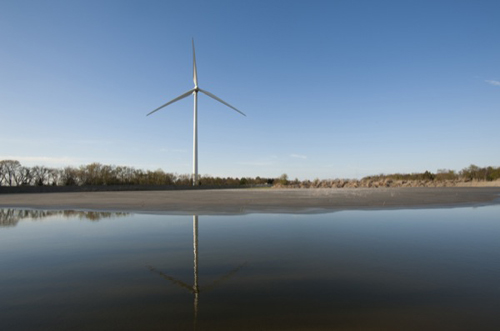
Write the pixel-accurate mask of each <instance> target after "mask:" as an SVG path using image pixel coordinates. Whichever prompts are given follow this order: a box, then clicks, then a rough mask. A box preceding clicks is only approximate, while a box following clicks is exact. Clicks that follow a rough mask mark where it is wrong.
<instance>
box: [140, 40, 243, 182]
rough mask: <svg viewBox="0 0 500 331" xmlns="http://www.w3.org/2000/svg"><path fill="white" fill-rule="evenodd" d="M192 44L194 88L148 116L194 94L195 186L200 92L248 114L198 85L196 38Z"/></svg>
mask: <svg viewBox="0 0 500 331" xmlns="http://www.w3.org/2000/svg"><path fill="white" fill-rule="evenodd" d="M192 44H193V82H194V88H193V89H191V90H189V91H187V92H186V93H184V94H181V95H179V96H178V97H177V98H175V99H173V100H170V101H169V102H167V103H166V104H164V105H162V106H160V107H158V108H156V109H155V110H153V111H152V112H150V113H149V114H147V115H146V116H149V115H151V114H153V113H154V112H157V111H158V110H160V109H162V108H164V107H166V106H168V105H170V104H172V103H174V102H176V101H179V100H181V99H184V98H186V97H188V96H189V95H191V94H193V96H194V115H193V117H194V124H193V186H195V185H197V184H198V92H202V93H204V94H206V95H208V96H209V97H211V98H212V99H215V100H217V101H219V102H220V103H222V104H224V105H226V106H228V107H229V108H232V109H234V110H235V111H237V112H238V113H240V114H241V115H243V116H247V115H245V114H244V113H243V112H241V111H239V110H238V109H236V108H235V107H233V106H231V105H230V104H228V103H227V102H225V101H224V100H222V99H221V98H219V97H217V96H215V95H214V94H212V93H210V92H208V91H207V90H202V89H201V88H199V87H198V74H197V72H196V56H195V52H194V38H193V39H192Z"/></svg>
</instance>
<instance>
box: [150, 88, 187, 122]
mask: <svg viewBox="0 0 500 331" xmlns="http://www.w3.org/2000/svg"><path fill="white" fill-rule="evenodd" d="M193 92H194V89H192V90H189V91H187V92H186V93H184V94H182V95H180V96H178V97H177V98H175V99H173V100H170V101H169V102H167V103H166V104H164V105H162V106H160V107H158V108H156V109H155V110H153V111H152V112H150V113H149V114H147V115H146V116H149V115H151V114H152V113H154V112H156V111H158V110H160V109H162V108H163V107H166V106H168V105H170V104H172V103H174V102H176V101H179V100H181V99H184V98H185V97H187V96H189V95H190V94H192V93H193Z"/></svg>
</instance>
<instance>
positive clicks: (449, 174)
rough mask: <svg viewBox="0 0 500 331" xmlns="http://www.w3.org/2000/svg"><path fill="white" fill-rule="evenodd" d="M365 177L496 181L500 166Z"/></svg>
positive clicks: (472, 166) (498, 176)
mask: <svg viewBox="0 0 500 331" xmlns="http://www.w3.org/2000/svg"><path fill="white" fill-rule="evenodd" d="M363 179H372V180H381V179H392V180H431V181H446V180H461V181H471V180H476V181H494V180H497V179H500V167H484V168H481V167H478V166H476V165H474V164H471V165H470V166H468V167H467V168H464V169H462V170H460V171H458V172H456V171H454V170H449V169H439V170H438V171H437V172H436V173H432V172H430V171H425V172H423V173H412V174H398V173H396V174H390V175H384V174H382V175H377V176H368V177H365V178H363Z"/></svg>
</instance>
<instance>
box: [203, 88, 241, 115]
mask: <svg viewBox="0 0 500 331" xmlns="http://www.w3.org/2000/svg"><path fill="white" fill-rule="evenodd" d="M199 90H200V92H203V93H205V94H206V95H208V96H209V97H211V98H212V99H215V100H217V101H219V102H220V103H223V104H225V105H226V106H228V107H229V108H233V109H234V110H236V111H237V112H238V113H240V114H241V115H243V116H247V115H245V114H244V113H243V112H241V111H239V110H238V109H236V108H235V107H233V106H231V105H230V104H228V103H227V102H225V101H224V100H222V99H221V98H218V97H216V96H215V95H213V94H212V93H210V92H208V91H205V90H202V89H201V88H200V89H199Z"/></svg>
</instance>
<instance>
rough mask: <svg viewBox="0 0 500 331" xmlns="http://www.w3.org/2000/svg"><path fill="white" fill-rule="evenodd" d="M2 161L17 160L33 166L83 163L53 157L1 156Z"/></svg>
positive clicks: (73, 159)
mask: <svg viewBox="0 0 500 331" xmlns="http://www.w3.org/2000/svg"><path fill="white" fill-rule="evenodd" d="M0 160H17V161H19V162H21V164H23V163H28V164H33V165H35V164H36V165H50V166H65V165H78V164H81V163H82V159H77V158H72V157H66V156H63V157H51V156H13V155H7V156H0Z"/></svg>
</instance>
